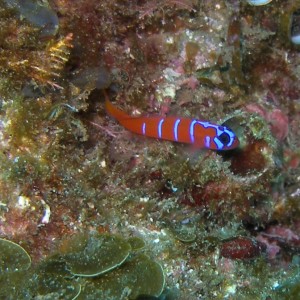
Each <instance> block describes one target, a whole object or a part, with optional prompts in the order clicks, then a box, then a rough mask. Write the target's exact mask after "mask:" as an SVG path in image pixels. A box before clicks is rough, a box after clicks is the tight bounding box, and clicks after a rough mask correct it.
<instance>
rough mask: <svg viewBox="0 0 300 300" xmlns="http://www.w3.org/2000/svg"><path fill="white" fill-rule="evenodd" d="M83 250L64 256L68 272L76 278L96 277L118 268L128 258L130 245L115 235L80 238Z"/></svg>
mask: <svg viewBox="0 0 300 300" xmlns="http://www.w3.org/2000/svg"><path fill="white" fill-rule="evenodd" d="M82 239H83V240H82V241H80V243H81V245H85V246H84V248H83V249H81V250H80V249H77V251H74V252H71V253H68V254H66V255H65V256H64V257H63V259H64V260H65V262H66V264H67V266H68V268H69V270H70V272H71V273H72V274H73V275H76V276H98V275H100V274H103V273H106V272H108V271H110V270H112V269H114V268H116V267H118V266H120V265H121V264H122V263H123V262H124V261H125V260H126V258H127V257H128V255H129V253H130V251H131V246H130V244H129V243H128V242H127V241H125V240H124V239H122V238H121V237H119V236H116V235H97V236H89V237H85V236H82Z"/></svg>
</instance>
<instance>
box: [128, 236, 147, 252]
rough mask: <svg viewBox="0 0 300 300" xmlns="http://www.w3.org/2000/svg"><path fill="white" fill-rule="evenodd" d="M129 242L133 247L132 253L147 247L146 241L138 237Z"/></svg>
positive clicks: (130, 239) (131, 238)
mask: <svg viewBox="0 0 300 300" xmlns="http://www.w3.org/2000/svg"><path fill="white" fill-rule="evenodd" d="M127 241H128V243H129V244H130V246H131V251H138V250H142V249H144V248H145V246H146V244H145V242H144V240H143V239H141V238H139V237H137V236H133V237H130V238H129V239H128V240H127Z"/></svg>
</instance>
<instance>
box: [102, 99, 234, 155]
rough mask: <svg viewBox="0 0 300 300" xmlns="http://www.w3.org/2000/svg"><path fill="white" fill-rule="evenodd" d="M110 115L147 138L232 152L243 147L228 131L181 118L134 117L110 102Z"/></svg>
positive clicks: (226, 128)
mask: <svg viewBox="0 0 300 300" xmlns="http://www.w3.org/2000/svg"><path fill="white" fill-rule="evenodd" d="M105 107H106V111H107V112H108V114H110V115H111V116H112V117H114V118H115V119H117V120H118V121H119V123H120V124H121V125H122V126H124V127H125V128H126V129H128V130H130V131H132V132H135V133H137V134H141V135H144V136H148V137H152V138H157V139H163V140H169V141H175V142H180V143H188V144H194V145H195V146H196V147H198V148H207V149H212V150H230V149H234V148H236V147H237V146H238V145H239V140H238V138H237V136H236V135H235V134H234V132H233V131H232V130H231V129H229V128H228V127H225V126H221V125H216V124H213V123H210V122H208V121H201V120H196V119H189V118H180V117H161V116H150V117H132V116H129V115H127V114H126V113H125V112H123V111H122V110H120V109H119V108H117V107H116V106H114V105H113V104H112V103H111V102H110V101H109V100H108V99H106V102H105Z"/></svg>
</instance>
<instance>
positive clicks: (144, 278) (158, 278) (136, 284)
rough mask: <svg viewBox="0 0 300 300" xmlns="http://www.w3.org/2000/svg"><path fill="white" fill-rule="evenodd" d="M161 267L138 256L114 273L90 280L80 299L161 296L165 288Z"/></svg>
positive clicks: (142, 256)
mask: <svg viewBox="0 0 300 300" xmlns="http://www.w3.org/2000/svg"><path fill="white" fill-rule="evenodd" d="M164 283H165V279H164V274H163V270H162V268H161V266H160V265H159V264H158V263H156V262H154V261H152V260H151V259H150V258H149V257H148V256H146V255H144V254H138V255H136V256H134V257H133V258H131V259H130V260H128V261H126V262H125V263H124V264H123V265H122V266H121V267H119V268H118V269H116V270H115V271H113V272H109V273H107V274H104V275H103V276H100V277H97V278H95V279H90V280H89V281H88V282H87V284H86V286H85V287H84V288H83V291H82V292H81V293H80V295H79V298H78V299H86V300H88V299H107V300H119V299H136V298H137V297H138V296H139V295H149V296H159V295H160V294H161V292H162V290H163V288H164Z"/></svg>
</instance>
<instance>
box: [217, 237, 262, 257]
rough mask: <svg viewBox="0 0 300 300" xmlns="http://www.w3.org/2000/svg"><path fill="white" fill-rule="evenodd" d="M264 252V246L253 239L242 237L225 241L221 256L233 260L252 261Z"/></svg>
mask: <svg viewBox="0 0 300 300" xmlns="http://www.w3.org/2000/svg"><path fill="white" fill-rule="evenodd" d="M264 250H265V246H264V244H262V243H260V242H258V241H256V240H254V239H252V238H248V237H242V236H240V237H236V238H234V239H232V240H230V241H225V242H224V243H223V244H222V246H221V252H220V255H221V256H223V257H226V258H231V259H250V258H255V257H258V256H259V255H261V254H262V253H263V252H264Z"/></svg>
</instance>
